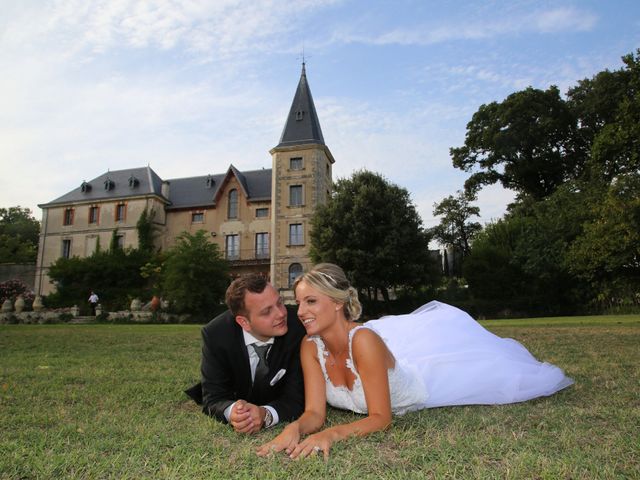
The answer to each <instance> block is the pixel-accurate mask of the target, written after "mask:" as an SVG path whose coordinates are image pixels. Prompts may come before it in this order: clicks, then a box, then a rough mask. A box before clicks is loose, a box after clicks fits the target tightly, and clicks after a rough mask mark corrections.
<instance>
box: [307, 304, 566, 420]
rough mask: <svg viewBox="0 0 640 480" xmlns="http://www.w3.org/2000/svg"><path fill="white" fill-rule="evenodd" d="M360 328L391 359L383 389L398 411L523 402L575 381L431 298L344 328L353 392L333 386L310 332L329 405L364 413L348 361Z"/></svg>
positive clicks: (357, 380) (318, 341)
mask: <svg viewBox="0 0 640 480" xmlns="http://www.w3.org/2000/svg"><path fill="white" fill-rule="evenodd" d="M361 328H370V329H372V330H374V331H375V332H377V333H378V335H380V337H381V338H382V339H383V340H384V341H385V343H386V344H387V346H388V347H389V350H391V352H392V353H393V355H394V357H395V359H396V365H395V368H393V369H391V370H389V387H390V390H391V408H392V411H393V413H394V414H397V415H402V414H403V413H406V412H409V411H412V410H418V409H421V408H432V407H442V406H447V405H479V404H484V405H487V404H502V403H514V402H523V401H525V400H530V399H532V398H536V397H541V396H546V395H551V394H553V393H555V392H557V391H558V390H561V389H563V388H565V387H568V386H569V385H571V384H572V383H573V380H571V379H570V378H568V377H567V376H565V374H564V373H563V371H562V370H561V369H559V368H558V367H556V366H554V365H551V364H549V363H542V362H539V361H537V360H536V359H535V358H534V357H533V355H531V354H530V353H529V351H528V350H527V349H526V348H525V347H523V346H522V345H521V344H520V343H518V342H517V341H515V340H513V339H510V338H500V337H498V336H496V335H494V334H493V333H491V332H489V331H488V330H486V329H485V328H483V327H482V326H481V325H480V324H479V323H478V322H476V321H475V320H474V319H473V318H471V317H470V316H469V315H468V314H467V313H465V312H463V311H462V310H459V309H458V308H455V307H452V306H450V305H446V304H444V303H440V302H430V303H427V304H426V305H424V306H422V307H420V308H419V309H418V310H416V311H415V312H413V313H410V314H407V315H397V316H388V317H383V318H380V319H378V320H371V321H369V322H367V323H366V324H364V325H363V326H360V327H356V328H354V329H352V330H351V331H350V333H349V359H348V360H347V367H348V368H349V369H350V370H351V371H352V372H353V373H354V375H355V382H354V384H353V388H352V389H348V388H347V387H345V386H335V385H333V384H332V383H331V381H330V380H329V376H328V375H327V370H326V366H325V357H326V355H325V346H324V343H323V342H322V339H321V338H320V337H318V336H312V337H310V340H311V341H313V342H315V344H316V345H317V348H318V359H319V361H320V366H321V367H322V371H323V373H324V377H325V381H326V393H327V402H328V403H329V404H330V405H331V406H333V407H336V408H341V409H345V410H351V411H354V412H357V413H367V404H366V401H365V396H364V390H363V388H362V381H361V380H360V376H359V374H358V372H357V370H356V368H355V366H354V364H353V361H352V360H351V359H352V358H353V357H352V351H351V344H352V341H353V336H354V335H355V333H356V332H357V331H358V330H359V329H361Z"/></svg>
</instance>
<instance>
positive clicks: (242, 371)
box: [233, 320, 252, 395]
mask: <svg viewBox="0 0 640 480" xmlns="http://www.w3.org/2000/svg"><path fill="white" fill-rule="evenodd" d="M233 323H234V334H235V339H234V342H235V348H234V350H235V351H236V352H238V355H235V362H236V365H234V367H233V368H235V369H237V371H238V372H239V380H240V385H241V390H242V391H243V392H246V395H248V394H249V392H251V386H252V382H251V365H250V364H249V353H248V352H247V346H246V345H245V344H244V336H243V335H242V327H240V325H238V324H237V323H236V322H235V320H234V322H233Z"/></svg>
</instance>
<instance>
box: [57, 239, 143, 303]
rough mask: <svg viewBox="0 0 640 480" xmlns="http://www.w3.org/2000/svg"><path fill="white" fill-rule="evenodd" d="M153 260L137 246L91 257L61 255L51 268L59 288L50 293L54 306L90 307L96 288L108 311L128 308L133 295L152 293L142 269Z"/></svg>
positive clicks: (139, 295) (135, 296) (102, 252)
mask: <svg viewBox="0 0 640 480" xmlns="http://www.w3.org/2000/svg"><path fill="white" fill-rule="evenodd" d="M149 260H150V255H149V254H148V253H147V252H142V251H141V250H138V249H126V250H123V249H120V248H116V249H114V250H108V251H96V252H94V254H93V255H91V256H90V257H85V258H79V257H71V258H59V259H58V260H57V261H56V262H55V263H53V264H52V265H51V267H50V268H49V277H50V278H51V281H52V282H53V283H54V284H55V285H56V291H55V292H54V293H52V294H50V295H48V296H47V299H46V303H47V305H48V306H51V307H62V306H70V305H78V306H81V307H83V308H84V307H87V298H88V297H89V292H90V291H91V290H94V291H95V292H96V293H97V294H98V295H99V297H100V303H101V304H102V305H103V306H104V307H105V309H107V310H116V309H128V308H129V305H130V302H131V300H132V299H133V298H145V297H148V295H149V287H148V285H147V279H145V278H143V277H142V276H141V274H140V268H141V267H142V266H143V265H145V264H146V263H147V262H149Z"/></svg>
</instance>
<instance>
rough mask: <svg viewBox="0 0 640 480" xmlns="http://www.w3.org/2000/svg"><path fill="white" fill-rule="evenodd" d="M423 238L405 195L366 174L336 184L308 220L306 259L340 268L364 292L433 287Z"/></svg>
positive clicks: (432, 264)
mask: <svg viewBox="0 0 640 480" xmlns="http://www.w3.org/2000/svg"><path fill="white" fill-rule="evenodd" d="M429 240H430V236H429V234H428V233H427V232H426V231H425V230H424V228H423V227H422V220H421V218H420V216H419V215H418V212H417V211H416V208H415V206H414V205H413V203H412V202H411V198H410V196H409V193H408V192H407V190H406V189H404V188H401V187H399V186H397V185H394V184H392V183H390V182H388V181H387V180H386V179H385V178H383V177H382V176H381V175H379V174H376V173H373V172H369V171H366V170H363V171H359V172H356V173H354V174H353V175H352V177H351V178H347V179H340V180H338V181H337V182H336V184H335V185H334V192H333V195H332V196H331V198H330V199H329V201H328V202H327V204H326V205H323V206H320V207H318V208H317V209H316V212H315V214H314V216H313V218H312V230H311V256H312V258H313V260H314V261H316V262H320V261H325V262H334V263H337V264H338V265H340V266H341V267H342V268H343V269H344V270H345V272H346V273H347V275H348V276H349V278H350V279H351V280H352V282H353V284H354V285H355V286H356V287H357V288H359V289H361V290H364V291H367V292H375V291H379V292H381V293H382V295H383V296H385V298H386V299H388V297H387V292H388V289H389V288H394V287H404V288H409V289H411V288H418V287H420V286H423V285H426V284H431V283H433V282H434V281H435V278H436V276H437V275H438V274H436V273H435V272H436V267H435V261H434V260H433V259H432V257H431V256H430V255H429Z"/></svg>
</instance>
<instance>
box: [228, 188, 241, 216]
mask: <svg viewBox="0 0 640 480" xmlns="http://www.w3.org/2000/svg"><path fill="white" fill-rule="evenodd" d="M227 213H228V215H227V217H228V218H238V190H236V189H235V188H234V189H233V190H231V191H230V192H229V211H228V212H227Z"/></svg>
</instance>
